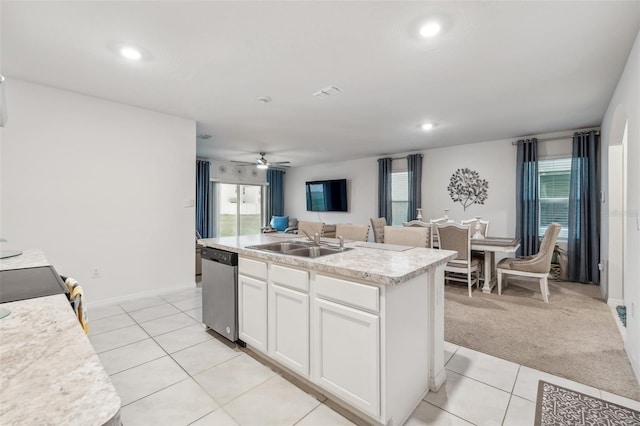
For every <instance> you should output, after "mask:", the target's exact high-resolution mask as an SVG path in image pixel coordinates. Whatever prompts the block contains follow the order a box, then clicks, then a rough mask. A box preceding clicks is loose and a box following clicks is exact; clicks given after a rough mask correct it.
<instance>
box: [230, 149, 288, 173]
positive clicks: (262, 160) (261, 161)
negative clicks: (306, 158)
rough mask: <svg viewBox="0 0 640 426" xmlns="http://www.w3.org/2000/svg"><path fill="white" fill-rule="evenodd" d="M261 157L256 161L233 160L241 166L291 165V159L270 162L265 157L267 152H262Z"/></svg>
mask: <svg viewBox="0 0 640 426" xmlns="http://www.w3.org/2000/svg"><path fill="white" fill-rule="evenodd" d="M259 154H260V158H258V159H257V160H256V161H255V162H253V163H252V162H249V161H234V160H231V162H232V163H238V164H239V165H241V166H256V167H257V168H259V169H268V168H269V167H274V168H277V169H278V168H286V167H289V166H288V164H289V163H290V161H277V162H275V163H270V162H268V161H267V159H266V158H264V156H265V155H266V152H260V153H259Z"/></svg>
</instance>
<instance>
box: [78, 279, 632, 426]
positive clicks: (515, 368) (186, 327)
mask: <svg viewBox="0 0 640 426" xmlns="http://www.w3.org/2000/svg"><path fill="white" fill-rule="evenodd" d="M201 300H202V290H201V289H199V288H194V289H193V290H188V291H182V292H179V293H173V294H169V295H165V296H161V297H151V298H146V299H138V300H131V301H127V302H126V303H122V304H120V305H113V306H105V307H101V308H96V309H93V310H91V311H90V318H91V322H90V325H89V328H90V332H89V339H90V341H91V343H92V344H93V346H94V348H95V350H96V352H97V353H98V356H99V357H100V360H101V361H102V364H103V365H104V368H105V370H106V371H107V373H108V374H109V375H110V376H111V380H112V382H113V384H114V386H115V387H116V389H117V391H118V393H119V394H120V397H121V399H122V405H123V407H122V412H121V417H122V421H123V424H125V425H127V426H135V425H148V424H154V425H171V426H179V425H185V426H186V425H194V426H195V425H198V426H205V425H221V426H224V425H238V424H240V425H278V426H280V425H300V426H329V425H331V426H333V425H336V426H340V425H352V424H353V423H352V422H351V421H349V420H347V419H346V418H345V417H343V416H341V415H340V414H338V413H337V412H336V411H334V410H332V409H331V408H330V405H333V404H331V403H330V401H324V398H321V399H320V400H318V399H316V397H315V396H312V395H310V394H307V393H306V392H304V391H303V390H301V389H300V388H298V387H296V386H295V385H293V384H292V383H290V382H289V381H287V380H285V379H284V378H283V377H282V376H281V375H279V374H277V373H276V372H274V371H272V370H271V369H270V368H268V367H266V366H264V365H263V364H261V363H260V362H258V361H256V360H255V359H254V358H252V357H250V356H248V355H247V354H246V353H244V352H243V351H241V350H239V349H238V348H235V347H233V346H232V345H228V344H227V343H224V342H223V341H222V340H219V339H218V338H217V337H214V335H213V333H209V332H207V331H205V330H204V328H203V326H202V325H201V323H200V321H201V317H202V308H201ZM445 363H446V369H447V381H446V383H445V384H444V385H443V386H442V388H441V389H440V390H439V391H438V392H435V393H434V392H430V393H428V394H427V396H426V397H425V398H424V401H422V402H421V403H420V405H419V406H418V408H416V410H415V411H414V412H413V414H412V416H411V418H410V419H409V420H408V422H407V423H406V424H407V425H412V426H413V425H474V424H475V425H483V426H484V425H513V426H524V425H532V424H533V421H534V413H535V400H536V395H537V388H538V380H540V379H543V380H546V381H549V382H552V383H556V384H558V385H560V386H564V387H566V388H570V389H575V390H577V391H580V392H583V393H587V394H590V395H593V396H596V397H599V398H603V399H606V400H610V401H612V402H614V403H617V404H620V405H624V406H628V407H631V408H634V409H636V410H640V402H638V401H633V400H630V399H626V398H622V397H620V396H617V395H613V394H610V393H608V392H606V391H601V390H599V389H595V388H592V387H589V386H586V385H583V384H580V383H577V382H573V381H570V380H567V379H564V378H561V377H557V376H553V375H550V374H547V373H544V372H542V371H537V370H533V369H531V368H528V367H525V366H522V365H518V364H514V363H512V362H509V361H505V360H503V359H500V358H496V357H493V356H490V355H486V354H483V353H481V352H476V351H473V350H471V349H467V348H464V347H460V346H456V345H453V344H451V343H447V342H445Z"/></svg>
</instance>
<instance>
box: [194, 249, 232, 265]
mask: <svg viewBox="0 0 640 426" xmlns="http://www.w3.org/2000/svg"><path fill="white" fill-rule="evenodd" d="M202 259H203V260H212V261H214V262H219V263H223V264H225V265H231V266H236V265H237V264H238V253H233V252H230V251H224V250H218V249H215V248H211V247H204V248H203V249H202Z"/></svg>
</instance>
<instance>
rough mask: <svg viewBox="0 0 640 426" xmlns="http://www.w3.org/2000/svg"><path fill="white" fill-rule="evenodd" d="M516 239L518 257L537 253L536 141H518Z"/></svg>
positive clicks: (533, 139) (534, 139)
mask: <svg viewBox="0 0 640 426" xmlns="http://www.w3.org/2000/svg"><path fill="white" fill-rule="evenodd" d="M516 161H517V162H516V238H518V239H520V249H518V255H519V256H531V255H534V254H536V253H538V246H539V241H538V238H539V236H538V140H537V139H536V138H532V139H527V140H524V139H522V140H519V141H518V156H517V160H516Z"/></svg>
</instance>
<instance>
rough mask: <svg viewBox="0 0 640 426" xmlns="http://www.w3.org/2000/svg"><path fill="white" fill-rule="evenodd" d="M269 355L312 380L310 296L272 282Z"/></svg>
mask: <svg viewBox="0 0 640 426" xmlns="http://www.w3.org/2000/svg"><path fill="white" fill-rule="evenodd" d="M269 288H270V292H269V354H270V355H271V356H272V357H273V358H274V359H276V360H277V361H279V362H281V363H282V364H284V365H286V366H287V367H289V368H290V369H292V370H293V371H296V372H298V373H300V374H301V375H303V376H305V377H309V295H308V294H305V293H302V292H300V291H295V290H291V289H288V288H285V287H281V286H279V285H277V284H275V283H271V285H270V287H269Z"/></svg>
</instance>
